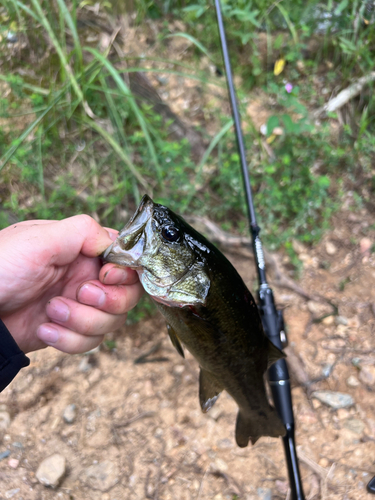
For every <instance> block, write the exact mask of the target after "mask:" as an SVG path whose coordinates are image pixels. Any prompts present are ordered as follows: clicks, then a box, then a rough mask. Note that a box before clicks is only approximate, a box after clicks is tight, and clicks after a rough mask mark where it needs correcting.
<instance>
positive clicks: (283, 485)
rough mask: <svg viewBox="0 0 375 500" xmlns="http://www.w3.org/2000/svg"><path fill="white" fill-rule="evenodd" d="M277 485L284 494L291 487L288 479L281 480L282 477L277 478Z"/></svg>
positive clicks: (278, 489)
mask: <svg viewBox="0 0 375 500" xmlns="http://www.w3.org/2000/svg"><path fill="white" fill-rule="evenodd" d="M275 486H276V489H277V491H279V492H280V493H282V494H283V495H286V494H287V493H288V489H289V482H288V481H281V480H280V479H276V481H275Z"/></svg>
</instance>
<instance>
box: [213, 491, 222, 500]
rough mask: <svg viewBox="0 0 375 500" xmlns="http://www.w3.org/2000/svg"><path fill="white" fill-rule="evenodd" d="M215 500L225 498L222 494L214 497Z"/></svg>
mask: <svg viewBox="0 0 375 500" xmlns="http://www.w3.org/2000/svg"><path fill="white" fill-rule="evenodd" d="M214 500H224V497H223V495H222V494H221V493H218V494H217V495H215V496H214Z"/></svg>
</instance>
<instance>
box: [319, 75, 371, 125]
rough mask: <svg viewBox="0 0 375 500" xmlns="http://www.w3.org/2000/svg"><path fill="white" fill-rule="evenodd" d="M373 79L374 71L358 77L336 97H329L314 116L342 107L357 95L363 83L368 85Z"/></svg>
mask: <svg viewBox="0 0 375 500" xmlns="http://www.w3.org/2000/svg"><path fill="white" fill-rule="evenodd" d="M373 81H375V71H372V72H371V73H370V74H368V75H365V76H362V77H361V78H358V80H356V81H355V82H354V83H352V84H351V85H349V87H347V88H346V89H344V90H342V91H341V92H340V93H339V94H338V95H337V96H336V97H334V98H333V99H330V100H329V101H328V102H327V103H326V104H325V105H324V106H322V107H321V108H319V109H318V110H317V111H315V113H314V115H315V118H318V117H320V116H322V115H327V114H328V113H333V112H335V111H337V110H338V109H340V108H342V107H343V106H344V105H345V104H346V103H347V102H349V101H350V100H351V99H353V97H355V96H356V95H358V94H359V93H360V92H361V90H362V89H363V87H364V86H365V85H368V84H369V83H371V82H373Z"/></svg>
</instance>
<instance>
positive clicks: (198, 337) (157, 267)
mask: <svg viewBox="0 0 375 500" xmlns="http://www.w3.org/2000/svg"><path fill="white" fill-rule="evenodd" d="M104 259H105V260H106V261H107V262H113V263H115V264H118V265H121V266H128V267H132V268H133V269H135V270H136V271H137V272H138V274H139V278H140V280H141V283H142V285H143V286H144V288H145V290H146V292H148V293H149V294H150V295H151V297H152V298H153V299H154V300H155V302H156V305H157V306H158V308H159V310H160V311H161V313H162V314H163V316H164V317H165V319H166V321H167V326H168V333H169V336H170V338H171V340H172V343H173V345H174V346H175V347H176V349H177V351H178V352H179V353H180V354H181V355H183V347H182V345H183V346H185V347H186V348H187V349H188V350H189V351H190V352H191V354H192V355H193V356H194V358H195V359H196V360H197V361H198V363H199V365H200V369H201V371H200V377H199V386H200V387H199V401H200V405H201V408H202V410H203V411H204V412H206V411H209V409H210V408H212V406H213V405H214V404H215V402H216V400H217V398H218V396H219V394H220V392H221V391H222V390H224V389H225V390H226V391H227V392H228V393H229V394H230V395H231V396H232V397H233V399H234V400H235V401H236V403H237V405H238V407H239V412H238V415H237V423H236V441H237V444H238V445H239V446H241V447H244V446H247V444H248V442H249V441H251V442H252V443H255V442H256V441H257V439H259V437H261V436H272V437H278V436H282V435H284V434H285V428H284V426H283V424H282V422H281V420H280V419H279V417H278V416H277V413H276V411H275V409H274V408H273V407H272V406H270V404H269V403H268V400H267V396H266V392H265V386H264V379H263V376H264V373H265V372H266V370H267V368H268V367H269V366H270V365H271V364H272V363H273V362H275V361H276V360H277V359H279V358H281V357H283V356H284V355H283V353H282V352H281V351H279V350H278V349H277V348H276V347H275V346H274V345H273V344H272V343H271V342H270V341H269V340H268V338H267V337H266V335H265V333H264V330H263V327H262V322H261V319H260V315H259V311H258V308H257V305H256V303H255V301H254V299H253V297H252V295H251V293H250V292H249V290H248V289H247V287H246V285H245V284H244V282H243V280H242V278H241V276H240V275H239V274H238V272H237V271H236V269H235V268H234V267H233V266H232V264H231V263H230V262H229V261H228V259H227V258H226V257H225V256H224V255H223V254H222V253H221V252H220V251H219V250H218V249H217V248H216V247H215V246H214V245H213V244H212V243H210V242H209V241H208V240H207V239H206V238H205V237H204V236H202V235H201V234H199V233H198V232H197V231H196V230H195V229H193V228H192V227H191V226H190V225H189V224H187V222H186V221H184V220H183V219H182V218H181V217H180V216H178V215H177V214H175V213H173V212H172V211H171V210H170V209H169V208H167V207H165V206H163V205H159V204H156V203H154V202H153V201H152V200H151V199H150V198H149V197H148V196H147V195H145V196H144V197H143V198H142V201H141V203H140V205H139V207H138V209H137V211H136V212H135V214H134V216H133V217H132V219H131V220H130V221H129V223H128V224H127V225H126V226H125V227H124V229H123V230H122V231H121V232H120V233H119V236H118V238H117V240H116V241H115V242H114V243H113V244H112V245H111V246H110V247H109V248H108V249H107V251H106V252H105V253H104ZM181 344H182V345H181Z"/></svg>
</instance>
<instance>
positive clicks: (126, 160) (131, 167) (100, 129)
mask: <svg viewBox="0 0 375 500" xmlns="http://www.w3.org/2000/svg"><path fill="white" fill-rule="evenodd" d="M85 123H86V124H87V125H89V126H90V127H91V128H92V129H94V130H95V131H96V132H98V133H99V134H100V135H101V136H102V137H103V139H105V140H106V141H107V142H108V144H110V145H111V146H112V148H113V149H114V150H115V151H116V153H117V154H118V156H119V157H120V158H121V160H122V161H123V162H124V163H125V164H126V165H127V166H128V167H129V170H130V172H131V173H132V174H133V175H134V177H136V178H137V180H138V181H139V183H140V184H142V186H143V187H144V189H146V191H147V190H148V184H147V181H146V179H145V178H144V177H143V176H142V175H141V174H140V173H139V172H138V170H137V169H136V167H135V166H134V165H133V162H132V161H131V159H130V158H129V156H128V155H127V154H126V153H125V151H124V150H123V149H122V147H121V146H120V144H119V143H118V142H117V141H116V140H115V139H114V138H113V137H112V136H111V134H109V133H108V132H107V131H106V130H104V129H103V127H101V126H100V125H99V124H98V123H96V122H95V121H93V120H88V119H86V120H85Z"/></svg>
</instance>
